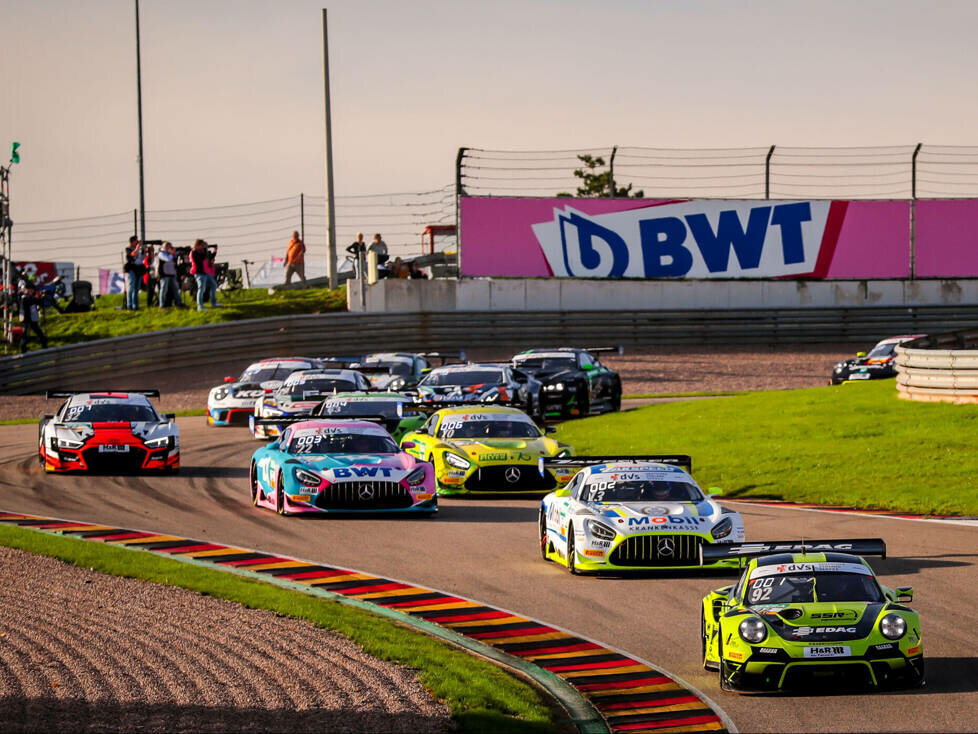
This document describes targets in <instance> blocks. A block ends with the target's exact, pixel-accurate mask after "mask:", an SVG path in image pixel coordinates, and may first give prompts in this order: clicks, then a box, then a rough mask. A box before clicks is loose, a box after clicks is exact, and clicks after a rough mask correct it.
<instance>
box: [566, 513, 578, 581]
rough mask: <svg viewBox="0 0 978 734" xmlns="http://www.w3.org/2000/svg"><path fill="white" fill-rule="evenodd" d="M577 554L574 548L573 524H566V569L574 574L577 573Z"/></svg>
mask: <svg viewBox="0 0 978 734" xmlns="http://www.w3.org/2000/svg"><path fill="white" fill-rule="evenodd" d="M576 555H577V552H576V550H575V549H574V526H573V525H568V526H567V570H568V571H570V573H571V574H572V575H574V576H576V575H577V561H576V560H575V556H576Z"/></svg>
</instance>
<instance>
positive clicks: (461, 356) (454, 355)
mask: <svg viewBox="0 0 978 734" xmlns="http://www.w3.org/2000/svg"><path fill="white" fill-rule="evenodd" d="M418 356H420V357H424V358H425V359H439V360H441V364H442V365H444V364H448V360H450V359H452V360H456V361H457V362H459V363H462V364H464V363H465V361H466V360H467V359H468V353H467V352H466V351H465V350H464V349H460V350H459V351H457V352H421V353H420V354H419V355H418ZM439 366H441V365H439Z"/></svg>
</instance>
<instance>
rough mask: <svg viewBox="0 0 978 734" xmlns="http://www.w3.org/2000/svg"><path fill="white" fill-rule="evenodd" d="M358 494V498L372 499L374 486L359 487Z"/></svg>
mask: <svg viewBox="0 0 978 734" xmlns="http://www.w3.org/2000/svg"><path fill="white" fill-rule="evenodd" d="M359 494H360V499H362V500H364V501H366V500H372V499H373V498H374V488H373V487H371V486H370V485H366V486H363V487H360V492H359Z"/></svg>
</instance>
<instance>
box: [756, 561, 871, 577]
mask: <svg viewBox="0 0 978 734" xmlns="http://www.w3.org/2000/svg"><path fill="white" fill-rule="evenodd" d="M829 571H834V572H842V573H858V574H862V575H864V576H872V575H873V572H872V571H870V570H869V568H868V567H867V566H864V565H862V564H861V563H781V564H778V565H776V566H758V567H757V568H755V569H754V571H753V572H752V573H751V579H757V578H761V577H763V576H778V575H780V574H792V573H823V572H829Z"/></svg>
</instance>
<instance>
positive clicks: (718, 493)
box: [707, 487, 723, 497]
mask: <svg viewBox="0 0 978 734" xmlns="http://www.w3.org/2000/svg"><path fill="white" fill-rule="evenodd" d="M707 491H708V492H709V494H710V497H723V490H722V489H720V488H719V487H710V488H709V490H707Z"/></svg>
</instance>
